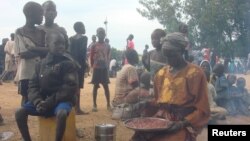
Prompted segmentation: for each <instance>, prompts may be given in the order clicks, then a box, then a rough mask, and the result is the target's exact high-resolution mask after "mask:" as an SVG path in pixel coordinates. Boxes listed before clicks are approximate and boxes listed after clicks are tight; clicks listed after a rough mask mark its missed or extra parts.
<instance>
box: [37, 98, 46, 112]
mask: <svg viewBox="0 0 250 141" xmlns="http://www.w3.org/2000/svg"><path fill="white" fill-rule="evenodd" d="M46 110H47V108H46V102H45V101H40V102H39V103H38V104H37V105H36V111H37V112H38V113H44V112H45V111H46Z"/></svg>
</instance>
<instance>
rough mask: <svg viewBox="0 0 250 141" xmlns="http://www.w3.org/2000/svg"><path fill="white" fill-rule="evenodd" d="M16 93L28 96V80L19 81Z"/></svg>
mask: <svg viewBox="0 0 250 141" xmlns="http://www.w3.org/2000/svg"><path fill="white" fill-rule="evenodd" d="M18 87H19V88H18V93H19V94H21V95H22V96H28V88H29V79H24V80H20V82H19V86H18Z"/></svg>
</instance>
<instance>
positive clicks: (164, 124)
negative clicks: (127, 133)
mask: <svg viewBox="0 0 250 141" xmlns="http://www.w3.org/2000/svg"><path fill="white" fill-rule="evenodd" d="M145 120H148V121H157V122H159V123H160V122H162V124H163V125H162V126H161V127H152V128H148V127H146V126H145V128H144V127H139V128H137V127H134V126H131V125H130V123H131V122H135V121H136V122H138V121H139V122H141V123H143V121H145ZM170 123H171V121H169V120H166V119H162V118H154V117H141V118H132V119H128V120H126V121H125V122H124V125H125V127H127V128H128V129H132V130H134V131H150V132H151V131H163V130H167V129H168V128H169V125H170ZM142 125H143V124H142Z"/></svg>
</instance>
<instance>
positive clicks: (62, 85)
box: [15, 32, 79, 141]
mask: <svg viewBox="0 0 250 141" xmlns="http://www.w3.org/2000/svg"><path fill="white" fill-rule="evenodd" d="M46 45H47V47H48V49H49V53H48V55H47V56H46V58H44V60H42V61H41V62H40V63H38V64H37V65H36V68H35V74H34V75H33V77H32V79H31V80H30V83H29V89H28V102H27V103H25V104H24V105H23V106H22V107H21V108H20V109H18V110H17V112H16V114H15V117H16V122H17V125H18V128H19V130H20V132H21V134H22V137H23V139H24V140H25V141H31V137H30V134H29V130H28V126H27V120H28V115H32V116H45V117H50V116H54V115H55V116H56V119H57V120H56V121H57V123H56V124H57V127H56V139H55V140H56V141H61V140H62V137H63V134H64V131H65V127H66V119H67V115H68V114H69V112H70V111H71V108H72V106H73V105H74V103H75V101H74V100H75V93H76V90H77V87H78V75H77V68H78V67H79V65H77V64H76V63H75V62H74V61H73V59H72V58H71V56H70V55H69V54H66V53H65V49H66V48H65V42H64V37H63V34H61V33H59V32H50V33H47V34H46Z"/></svg>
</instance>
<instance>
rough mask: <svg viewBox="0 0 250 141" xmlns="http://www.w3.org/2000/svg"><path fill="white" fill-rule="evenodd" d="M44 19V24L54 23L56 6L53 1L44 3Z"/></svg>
mask: <svg viewBox="0 0 250 141" xmlns="http://www.w3.org/2000/svg"><path fill="white" fill-rule="evenodd" d="M42 6H43V10H44V17H45V21H46V22H51V23H53V22H54V19H55V18H56V16H57V11H56V4H55V3H54V2H53V1H50V0H48V1H46V2H44V3H43V5H42Z"/></svg>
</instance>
